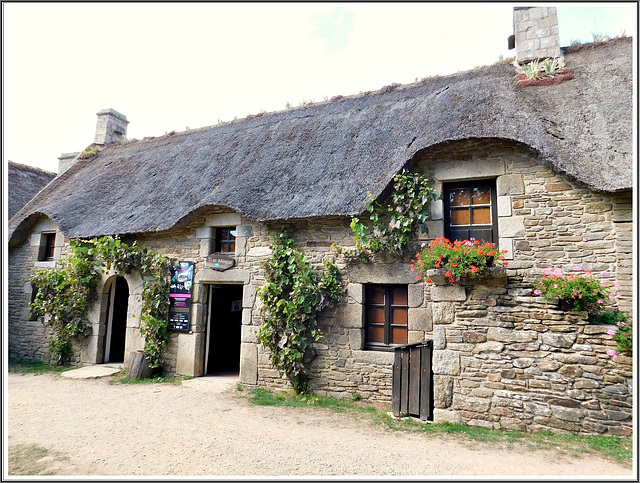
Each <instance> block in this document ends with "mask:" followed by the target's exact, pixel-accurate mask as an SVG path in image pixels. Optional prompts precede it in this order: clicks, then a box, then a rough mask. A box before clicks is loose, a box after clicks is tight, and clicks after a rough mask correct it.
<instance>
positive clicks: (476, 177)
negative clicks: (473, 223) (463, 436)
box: [9, 8, 633, 435]
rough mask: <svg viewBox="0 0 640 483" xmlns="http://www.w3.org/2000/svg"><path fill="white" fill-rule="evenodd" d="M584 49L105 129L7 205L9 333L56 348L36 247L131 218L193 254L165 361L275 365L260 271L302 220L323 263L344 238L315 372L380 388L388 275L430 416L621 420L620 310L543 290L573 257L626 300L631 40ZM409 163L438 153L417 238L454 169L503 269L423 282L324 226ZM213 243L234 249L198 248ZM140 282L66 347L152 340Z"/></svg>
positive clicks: (305, 239)
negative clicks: (424, 382) (42, 316)
mask: <svg viewBox="0 0 640 483" xmlns="http://www.w3.org/2000/svg"><path fill="white" fill-rule="evenodd" d="M542 10H546V9H544V8H543V9H542ZM549 10H555V9H549ZM521 13H522V12H521ZM525 13H526V12H525ZM554 13H555V12H554ZM574 50H575V51H574V52H571V53H567V54H566V55H565V61H566V67H567V69H569V70H570V72H571V74H572V75H573V78H570V77H567V78H566V81H564V82H562V83H557V84H552V85H538V86H535V85H534V86H527V87H522V86H517V85H516V81H515V80H514V74H515V69H514V66H513V65H512V64H511V63H508V62H501V63H497V64H495V65H492V66H487V67H479V68H477V69H474V70H472V71H469V72H463V73H458V74H454V75H449V76H443V77H436V78H429V79H425V80H423V81H421V82H417V83H415V84H411V85H403V86H397V87H387V88H383V89H381V90H380V91H378V92H370V93H364V94H361V95H357V96H352V97H343V98H340V99H334V100H332V101H328V102H323V103H319V104H315V105H309V106H304V107H300V108H296V109H290V110H287V111H283V112H276V113H271V114H264V115H259V116H250V117H248V118H246V119H243V120H238V121H233V122H230V123H226V124H220V125H216V126H212V127H207V128H202V129H193V130H189V131H187V132H181V133H175V134H169V135H165V136H162V137H158V138H146V139H143V140H131V141H120V142H116V143H114V144H111V145H107V144H108V143H106V142H96V144H98V145H100V144H104V147H103V148H102V149H101V150H100V151H99V152H98V153H97V154H96V155H95V156H92V157H89V158H87V159H82V158H81V157H77V159H76V160H75V161H74V162H73V163H72V164H71V165H70V166H69V167H68V168H67V169H66V171H64V172H62V173H61V174H60V175H59V176H58V177H57V178H56V179H55V180H54V182H52V183H51V184H50V185H48V186H47V187H46V188H45V189H44V190H43V191H41V192H40V193H39V194H38V195H37V196H36V197H35V198H34V199H33V200H32V201H31V202H29V203H28V204H27V205H26V206H25V207H24V208H23V209H22V210H20V211H19V212H18V213H17V214H16V215H15V216H14V217H13V218H12V219H11V220H10V224H9V244H10V252H9V269H10V280H11V283H10V286H9V351H10V355H11V356H12V357H21V358H46V357H47V344H46V339H47V334H46V330H45V329H44V327H43V325H42V323H40V322H38V321H29V320H28V319H29V310H28V304H29V301H30V297H31V295H32V293H31V286H30V284H29V283H28V276H29V272H30V270H31V268H32V267H34V266H50V265H53V264H55V260H56V259H58V258H59V257H60V256H62V255H64V253H65V252H66V249H67V247H68V239H73V238H81V239H82V238H90V237H95V236H100V235H120V236H121V238H122V239H123V240H125V241H133V240H137V241H138V242H139V243H140V244H142V245H143V246H146V247H149V248H152V249H154V250H156V251H158V252H160V253H162V254H164V255H166V256H167V257H170V258H172V259H176V260H180V261H190V262H194V264H195V265H194V267H195V269H194V274H193V289H192V299H191V308H190V312H189V323H188V326H187V327H186V330H182V331H174V332H172V333H171V338H170V342H169V346H168V349H167V357H166V363H165V370H166V371H167V372H168V373H169V374H181V375H190V376H201V375H206V374H208V373H213V372H217V371H220V370H226V369H232V370H237V371H239V376H240V380H241V382H242V383H243V384H249V385H252V384H253V385H255V384H257V385H266V386H272V387H273V386H276V387H277V386H284V385H285V380H283V379H282V378H281V377H280V376H279V374H278V372H277V371H276V370H274V369H273V368H272V367H271V366H270V364H269V359H268V354H266V353H265V351H264V349H263V348H262V347H261V346H260V345H259V344H258V342H257V338H256V333H255V331H256V329H258V328H259V326H260V323H261V319H260V315H259V307H258V305H259V303H258V301H257V297H256V290H257V288H258V287H259V286H260V285H261V283H262V282H263V280H264V263H265V261H266V260H267V259H268V257H269V255H270V254H271V249H270V245H271V233H273V232H275V231H276V230H278V229H279V228H280V227H283V226H288V225H289V224H291V223H294V224H295V225H296V227H297V229H296V231H295V232H294V237H295V240H296V243H297V245H298V246H299V247H300V248H301V249H302V250H303V252H304V253H305V254H306V255H307V257H308V258H309V259H310V260H312V261H313V263H314V264H318V265H319V264H320V263H321V262H322V260H323V259H324V258H326V257H329V258H331V259H333V260H335V261H336V262H337V263H338V265H339V266H340V267H342V273H341V276H342V280H343V284H344V286H345V294H344V297H343V299H342V300H341V302H340V304H339V305H338V307H336V308H335V309H330V310H329V311H328V312H327V313H324V312H323V316H322V318H321V320H320V324H321V328H322V330H323V332H324V334H325V335H324V337H323V339H322V340H321V341H320V343H317V344H316V345H315V349H316V351H317V357H316V358H315V359H314V361H313V362H312V378H311V384H312V387H313V389H314V390H315V391H317V392H319V393H324V394H330V395H351V394H352V393H355V392H357V393H358V394H360V395H361V396H362V397H364V398H368V399H375V400H381V401H390V399H391V395H392V388H391V380H392V378H391V373H392V364H393V352H392V351H389V350H388V349H389V348H392V347H393V346H394V343H393V342H394V341H390V342H389V344H388V345H387V346H383V347H381V346H380V345H376V344H372V343H371V341H370V339H369V335H368V329H367V327H368V324H369V321H368V317H367V314H368V308H369V304H370V303H371V295H370V294H371V293H372V292H371V291H375V290H378V291H381V292H385V293H386V291H394V290H397V294H399V295H398V297H399V298H398V304H399V305H400V306H401V307H400V308H401V312H402V313H403V314H404V318H405V321H404V324H405V325H406V327H405V329H403V336H402V337H403V339H402V341H401V342H402V343H413V342H419V341H423V340H432V341H433V362H432V369H433V402H432V404H433V406H434V413H433V414H434V418H433V419H434V420H435V421H444V420H448V421H461V422H465V423H467V424H470V425H477V426H484V427H494V428H518V429H524V430H536V429H543V428H554V429H556V430H567V431H576V432H586V433H614V434H622V435H628V434H630V431H631V428H632V421H631V412H632V377H633V374H632V365H631V361H630V358H628V357H627V358H624V357H615V358H611V357H610V356H608V355H607V354H606V350H607V349H610V348H615V347H616V344H615V342H614V341H613V340H612V337H611V336H610V335H608V334H607V329H608V327H606V326H599V325H590V324H589V323H588V321H587V320H586V318H585V317H583V315H584V314H582V313H577V314H576V313H565V312H562V311H560V310H558V308H557V305H556V306H553V305H551V304H549V303H547V302H545V301H544V300H543V299H541V298H540V297H533V296H532V289H531V284H532V282H533V281H534V280H535V279H536V278H537V277H540V275H541V273H542V270H543V269H545V268H548V267H558V268H563V269H568V270H571V269H572V267H574V266H575V265H581V266H582V267H584V268H585V269H591V270H593V271H594V272H595V271H598V272H603V271H606V272H607V275H606V277H607V278H608V279H609V280H610V281H611V282H612V283H616V284H619V285H620V289H619V290H618V297H617V298H616V301H615V304H617V306H618V307H619V308H620V309H621V310H625V311H631V309H632V276H633V273H632V185H633V178H632V173H633V170H632V149H633V141H632V91H633V89H632V82H633V79H632V73H633V69H632V40H631V39H630V38H621V39H616V40H612V41H609V42H605V43H602V44H598V45H587V46H583V47H582V48H581V49H574ZM99 115H100V116H103V117H104V116H107V117H108V116H111V117H113V119H114V122H113V125H117V126H119V127H118V128H117V131H118V132H117V133H116V135H117V136H116V137H122V135H123V132H124V133H126V118H124V116H122V115H121V114H119V113H117V112H116V111H113V110H107V111H101V113H99ZM123 121H124V122H123ZM107 124H108V123H104V122H102V124H101V125H102V126H105V125H107ZM403 168H406V169H408V170H410V171H414V172H420V173H429V174H430V175H431V177H432V178H433V179H434V180H435V181H434V187H435V189H436V192H437V194H438V199H437V200H436V201H434V202H433V203H432V204H431V221H429V222H428V226H427V227H426V228H428V234H424V233H423V234H421V235H419V239H417V240H416V246H417V245H419V244H420V243H421V242H422V241H424V240H428V239H432V238H435V237H437V236H442V235H449V234H450V220H449V216H448V214H447V210H446V209H445V206H446V203H445V201H446V199H447V197H448V196H449V194H448V193H450V192H451V190H452V189H460V187H465V188H478V187H480V188H481V189H483V190H485V189H486V190H487V192H488V193H489V192H490V193H491V201H490V202H489V205H490V210H491V216H490V224H491V228H492V233H495V240H494V241H495V242H499V244H500V247H501V248H503V249H506V250H508V251H507V259H508V260H509V262H510V263H509V266H508V267H507V268H506V270H505V271H504V272H503V273H499V274H497V275H495V276H493V277H490V278H488V279H484V280H482V281H481V282H478V283H476V284H472V285H467V286H465V285H454V286H433V285H431V284H429V285H423V284H422V283H420V282H417V281H416V278H415V276H414V274H412V273H411V272H410V271H409V263H408V261H409V260H408V258H407V257H404V258H402V257H398V258H394V257H386V258H385V257H379V258H378V259H377V260H376V261H375V262H372V263H355V264H350V265H348V266H347V265H346V264H345V263H344V260H342V259H341V258H340V256H339V255H338V253H337V252H336V250H335V249H334V248H333V247H332V244H334V243H337V244H339V245H341V246H343V247H345V248H349V247H352V246H353V244H354V241H353V234H352V232H351V230H350V228H349V223H350V220H351V217H352V216H356V215H361V214H362V212H363V211H364V210H365V207H366V204H367V192H368V191H370V192H371V193H373V194H374V195H376V196H379V197H380V198H384V197H385V196H387V195H388V192H389V185H390V182H391V180H392V178H393V176H394V175H395V174H396V173H398V172H400V171H401V170H402V169H403ZM48 234H49V236H47V235H48ZM47 243H49V244H53V245H52V246H51V247H50V248H51V253H52V256H51V257H50V258H51V260H45V259H44V258H43V255H42V254H43V253H44V251H46V250H45V249H43V248H42V247H43V245H46V244H47ZM221 252H222V253H223V254H226V255H229V256H231V257H232V260H233V266H232V267H231V268H228V269H225V270H219V269H217V268H216V267H215V266H214V265H213V264H211V263H210V262H208V261H207V257H209V256H210V255H211V254H214V255H215V254H219V253H221ZM409 258H410V257H409ZM141 282H142V281H141V278H140V276H139V275H136V274H131V275H127V276H126V277H124V278H118V279H116V277H115V276H114V275H113V274H111V275H109V274H107V275H105V276H103V278H102V281H101V283H100V287H99V292H100V294H101V296H100V298H99V300H97V301H96V302H95V304H94V309H93V310H92V312H91V314H90V318H91V322H92V324H93V332H92V334H91V335H90V336H89V337H87V338H86V339H84V340H83V341H82V342H81V343H79V344H78V345H77V347H76V350H75V356H74V357H75V358H74V362H76V363H79V364H100V363H103V362H109V361H118V360H122V359H125V360H126V358H127V357H128V354H129V353H131V352H132V351H134V350H137V349H141V348H142V347H143V346H144V341H143V340H142V337H141V334H140V329H139V327H140V326H139V324H140V322H139V317H138V315H139V312H140V302H139V301H140V294H141V289H142V288H141V286H142V283H141ZM394 293H395V292H394ZM122 309H123V310H122ZM118 311H120V312H121V313H123V314H124V315H122V317H121V320H116V319H117V317H115V316H114V313H117V312H118ZM385 323H387V321H385ZM116 339H117V340H116ZM380 349H382V350H380Z"/></svg>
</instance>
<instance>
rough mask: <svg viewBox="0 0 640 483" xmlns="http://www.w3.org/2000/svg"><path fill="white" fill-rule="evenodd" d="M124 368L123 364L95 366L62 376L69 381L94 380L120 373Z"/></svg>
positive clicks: (72, 371)
mask: <svg viewBox="0 0 640 483" xmlns="http://www.w3.org/2000/svg"><path fill="white" fill-rule="evenodd" d="M122 368H123V365H122V364H95V365H92V366H84V367H80V368H78V369H71V370H70V371H65V372H62V373H61V374H60V375H61V376H62V377H67V378H69V379H92V378H94V377H104V376H111V375H112V374H115V373H116V372H120V371H121V370H122Z"/></svg>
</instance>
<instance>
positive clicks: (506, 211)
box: [498, 196, 511, 216]
mask: <svg viewBox="0 0 640 483" xmlns="http://www.w3.org/2000/svg"><path fill="white" fill-rule="evenodd" d="M498 216H511V196H498Z"/></svg>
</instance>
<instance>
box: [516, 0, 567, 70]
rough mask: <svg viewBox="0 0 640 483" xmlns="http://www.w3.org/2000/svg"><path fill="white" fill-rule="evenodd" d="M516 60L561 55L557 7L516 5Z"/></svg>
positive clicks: (522, 61)
mask: <svg viewBox="0 0 640 483" xmlns="http://www.w3.org/2000/svg"><path fill="white" fill-rule="evenodd" d="M513 33H514V35H515V47H516V61H517V62H519V63H520V64H522V63H525V62H529V61H531V60H535V59H547V58H552V59H553V58H556V57H560V56H561V53H560V37H559V35H558V14H557V12H556V7H514V9H513Z"/></svg>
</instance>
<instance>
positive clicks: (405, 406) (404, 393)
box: [400, 350, 409, 415]
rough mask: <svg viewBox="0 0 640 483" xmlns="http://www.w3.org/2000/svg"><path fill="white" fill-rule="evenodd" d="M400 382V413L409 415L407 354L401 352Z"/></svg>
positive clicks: (406, 352)
mask: <svg viewBox="0 0 640 483" xmlns="http://www.w3.org/2000/svg"><path fill="white" fill-rule="evenodd" d="M400 377H401V381H400V394H401V396H400V413H401V414H405V415H406V414H409V353H408V351H406V350H404V351H402V375H401V376H400Z"/></svg>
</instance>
